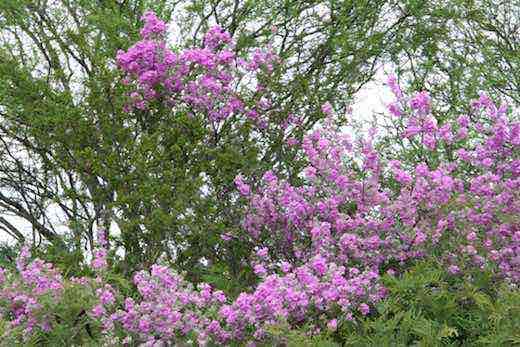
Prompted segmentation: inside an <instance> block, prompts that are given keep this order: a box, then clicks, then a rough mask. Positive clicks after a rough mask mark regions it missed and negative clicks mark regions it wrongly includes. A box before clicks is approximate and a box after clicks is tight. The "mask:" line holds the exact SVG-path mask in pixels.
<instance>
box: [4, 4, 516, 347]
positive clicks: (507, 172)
mask: <svg viewBox="0 0 520 347" xmlns="http://www.w3.org/2000/svg"><path fill="white" fill-rule="evenodd" d="M144 19H145V26H144V28H143V30H142V31H141V36H142V41H140V42H138V43H137V44H136V45H135V46H133V47H132V48H131V49H130V50H129V51H128V52H120V53H119V54H118V63H119V65H120V67H121V68H122V69H123V71H125V73H126V74H127V76H126V78H127V79H126V83H128V84H132V85H133V88H134V91H132V92H131V94H130V103H129V104H128V106H127V107H128V110H129V111H132V110H135V109H138V110H139V109H145V108H146V107H148V105H149V103H151V102H156V101H159V102H161V103H165V104H166V105H173V104H175V105H182V106H181V107H186V109H187V110H189V109H191V110H199V111H202V112H203V113H204V114H207V115H208V119H209V121H210V122H214V123H218V122H221V121H223V120H225V119H226V118H227V117H230V115H232V114H234V115H237V116H243V117H246V118H247V117H249V118H253V119H255V120H256V119H260V118H258V117H260V114H259V113H258V112H257V109H256V106H258V105H259V104H256V105H255V106H254V107H253V108H250V109H247V107H246V105H245V104H244V103H243V102H242V101H241V100H240V99H238V97H237V95H238V94H236V93H235V92H234V91H233V87H236V85H235V86H233V84H236V83H239V79H240V78H241V76H242V75H243V74H244V73H245V72H247V71H249V72H251V71H257V70H258V69H259V68H260V67H261V66H262V67H263V68H264V69H266V70H267V72H269V70H271V69H272V65H271V64H273V62H274V61H275V60H276V59H275V58H274V56H272V55H271V54H270V53H267V54H263V53H261V52H257V53H256V54H255V55H254V56H253V60H251V61H245V60H243V61H242V60H240V59H238V58H236V57H235V56H234V53H233V51H232V50H230V49H228V48H229V47H228V45H231V44H232V43H231V39H230V36H229V35H228V34H227V33H225V32H224V31H222V30H221V29H220V28H213V29H211V30H210V31H209V32H208V34H207V35H206V37H205V40H204V44H205V48H203V49H194V50H188V51H185V52H183V53H181V54H176V53H173V52H172V51H170V50H168V49H167V48H166V45H165V42H164V35H165V31H166V26H165V25H164V23H163V22H161V21H160V20H159V19H158V18H156V17H155V15H154V14H153V13H147V14H145V16H144ZM241 69H242V70H243V71H242V70H241ZM389 85H390V87H391V89H392V91H393V92H394V94H395V96H396V100H395V102H393V103H392V104H391V105H389V111H390V113H391V114H392V115H393V116H394V117H396V118H397V119H399V122H402V124H404V125H405V126H404V127H403V128H402V130H403V131H402V134H400V135H401V136H402V137H403V138H404V139H408V140H409V141H410V143H411V144H412V145H414V146H417V148H419V149H420V150H421V151H423V152H424V153H427V155H426V156H425V159H427V158H428V156H429V155H431V156H432V157H438V158H442V160H438V161H437V162H428V161H427V160H425V162H419V163H408V162H404V161H401V160H399V158H381V157H380V156H379V153H378V152H377V151H376V149H375V148H376V144H377V137H376V135H377V134H376V131H371V132H370V133H369V135H368V136H367V137H364V138H360V139H353V138H351V137H350V136H349V135H347V134H345V133H344V132H341V131H340V130H339V129H338V128H337V126H335V125H334V124H333V123H334V122H333V119H334V114H333V110H332V107H331V105H330V104H325V105H324V106H323V108H322V112H323V113H324V114H325V115H327V119H326V121H325V122H324V124H323V127H322V128H320V129H316V130H314V131H313V132H311V133H310V134H308V135H307V136H306V137H305V138H304V140H303V141H302V143H301V145H299V148H300V150H301V154H302V156H304V157H305V160H306V161H307V163H308V166H307V167H306V168H305V169H304V170H303V171H302V172H301V173H300V177H301V179H302V180H301V182H302V183H301V184H299V185H296V184H293V183H291V182H289V181H287V180H284V179H282V178H280V177H278V176H277V175H276V174H275V172H274V171H267V172H266V173H265V174H264V175H263V178H262V180H261V182H258V183H257V184H256V185H253V184H251V183H248V182H249V180H248V178H247V177H242V176H237V178H236V179H235V183H236V186H237V190H238V191H239V192H240V194H241V195H242V197H243V198H244V200H245V201H246V202H247V209H246V211H245V216H244V218H243V223H242V230H243V232H241V233H239V234H237V235H228V236H227V239H228V240H229V239H230V238H232V237H235V238H236V239H238V240H241V241H243V242H245V243H248V244H251V245H253V246H254V254H252V255H251V259H252V262H251V264H249V265H250V266H251V268H252V271H254V273H255V274H256V276H257V277H258V283H257V284H256V285H255V286H254V288H251V290H249V291H244V292H242V293H240V294H239V295H237V296H236V297H228V296H227V295H226V293H224V292H223V291H220V290H218V289H216V288H212V287H211V286H210V285H208V284H205V283H199V284H197V285H194V284H191V283H189V282H188V281H186V280H185V279H184V278H183V277H182V275H180V274H177V273H175V272H174V271H173V270H171V269H170V268H168V267H166V266H164V265H161V264H156V265H153V266H152V267H151V268H150V269H146V270H143V271H139V272H137V273H135V274H134V276H133V285H134V286H135V295H134V296H129V295H124V294H123V292H122V291H121V290H120V289H121V288H119V287H118V285H116V284H114V283H113V282H112V281H111V277H110V272H111V271H110V266H109V262H108V259H107V254H108V249H107V248H108V240H107V236H106V233H104V232H100V233H99V235H98V245H97V248H96V250H95V251H94V258H93V260H92V264H91V267H92V270H93V273H95V274H96V277H95V278H94V279H88V278H82V279H73V280H65V279H64V276H62V275H60V274H59V273H58V272H57V271H56V270H54V269H53V268H52V266H51V265H49V264H46V263H44V262H43V261H41V260H38V259H36V260H33V261H32V262H29V256H30V255H29V253H28V249H27V248H24V250H23V252H22V253H21V254H20V256H19V257H18V260H17V268H16V271H14V272H7V271H4V270H0V298H1V299H2V301H1V305H2V310H3V311H2V314H3V316H4V319H6V320H7V321H8V322H9V324H10V327H9V329H7V330H6V331H5V334H6V336H8V337H10V338H14V339H15V340H17V339H18V340H17V341H22V342H25V341H27V339H29V338H31V337H32V336H34V334H45V333H52V332H53V331H54V330H55V329H58V327H59V326H60V325H61V324H62V323H61V320H60V318H59V315H56V312H59V311H60V310H61V309H62V308H63V302H65V300H67V298H66V297H64V291H65V290H66V289H67V288H68V289H71V288H72V289H71V290H75V291H80V290H81V291H82V293H83V294H82V295H83V298H84V300H83V301H82V303H83V305H84V306H83V308H82V310H80V311H79V312H75V313H74V314H75V315H76V318H77V317H85V318H84V319H86V320H87V323H85V324H84V325H83V327H84V328H85V330H88V334H87V335H88V336H90V337H91V338H95V339H98V340H99V341H102V342H103V343H104V344H106V345H121V344H143V345H149V346H152V345H161V344H162V345H164V344H167V343H175V342H179V341H191V342H192V343H195V342H196V343H198V344H200V345H205V344H208V343H216V344H229V343H232V342H254V341H267V340H268V339H269V338H271V336H270V334H271V333H270V331H271V328H272V327H273V326H277V325H284V326H288V327H289V329H298V328H301V327H303V326H305V327H307V334H309V335H318V334H320V333H328V334H332V333H334V332H336V331H337V330H338V329H339V327H340V326H342V325H348V324H355V323H356V322H359V321H363V320H365V319H368V318H369V317H371V316H373V315H376V314H377V307H378V306H379V305H380V304H381V302H382V301H383V300H385V299H386V298H387V295H388V293H389V291H388V288H386V287H385V285H384V284H385V281H386V283H388V278H394V279H396V280H398V279H399V278H400V277H401V276H406V271H407V270H408V269H409V268H410V266H413V265H414V264H415V263H417V262H418V261H427V262H430V263H432V264H433V263H435V264H437V265H438V266H440V267H442V268H443V269H445V271H444V273H443V275H444V276H445V277H447V278H448V279H449V278H453V279H458V281H464V282H466V283H468V284H470V285H477V282H476V279H477V278H478V277H479V275H480V274H482V273H485V274H488V275H489V276H490V278H491V279H492V281H495V282H501V283H502V284H503V285H505V286H508V287H509V288H512V289H516V288H517V286H518V284H519V283H520V270H519V269H520V220H519V216H520V199H519V194H520V193H519V192H520V158H519V152H520V151H519V148H520V122H515V121H512V120H511V119H510V118H509V117H508V115H507V107H505V106H501V107H498V108H497V107H496V106H495V105H494V103H493V102H492V101H491V100H490V99H489V98H488V97H486V96H485V95H484V94H482V95H481V96H480V98H479V99H478V100H477V101H475V102H473V103H472V108H473V110H474V112H473V114H472V115H471V117H470V116H461V117H459V118H458V119H457V120H456V121H446V122H444V123H443V124H439V122H438V121H437V119H436V118H435V117H434V116H433V115H432V108H433V106H432V104H431V102H432V101H431V100H430V97H429V96H428V94H427V93H426V92H420V93H417V94H416V95H414V96H412V97H411V98H406V97H405V96H404V95H403V93H402V92H401V90H400V88H399V86H398V85H397V84H396V82H395V78H390V80H389ZM253 99H254V96H253ZM259 102H260V104H261V102H262V101H261V100H260V101H259ZM258 110H260V108H258ZM264 121H267V120H266V119H264ZM261 123H262V122H259V123H257V124H258V125H261ZM287 145H288V146H296V145H297V144H296V143H295V142H293V141H292V140H291V141H290V143H288V144H287ZM448 152H450V153H455V155H454V156H451V155H448V154H449V153H448ZM450 158H451V159H450ZM403 274H404V275H403ZM382 278H383V279H386V280H385V281H384V280H382ZM394 289H395V288H394ZM390 293H392V292H390ZM60 307H61V308H60ZM82 312H83V315H82V314H81V313H82ZM69 314H72V313H69ZM366 317H368V318H366ZM75 320H76V319H71V320H70V321H72V322H75ZM70 324H72V327H73V328H74V327H76V325H75V324H74V323H70ZM15 328H20V329H22V331H23V333H22V334H18V335H17V334H15V333H13V331H14V330H12V329H15ZM87 328H88V329H87Z"/></svg>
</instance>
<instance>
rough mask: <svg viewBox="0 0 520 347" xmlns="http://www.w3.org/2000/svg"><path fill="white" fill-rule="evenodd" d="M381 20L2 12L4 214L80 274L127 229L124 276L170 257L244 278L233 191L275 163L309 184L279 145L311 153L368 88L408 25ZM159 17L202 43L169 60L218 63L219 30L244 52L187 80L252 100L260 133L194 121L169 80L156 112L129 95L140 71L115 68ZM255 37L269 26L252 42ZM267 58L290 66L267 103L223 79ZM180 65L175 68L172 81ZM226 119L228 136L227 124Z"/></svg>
mask: <svg viewBox="0 0 520 347" xmlns="http://www.w3.org/2000/svg"><path fill="white" fill-rule="evenodd" d="M186 5H188V6H186ZM383 5H384V2H383V1H381V2H366V3H365V2H358V1H341V2H337V3H329V2H301V1H289V2H287V1H274V2H273V1H269V2H268V1H265V2H264V1H255V2H251V1H234V2H229V1H218V2H212V3H210V4H206V3H205V2H204V3H203V2H197V1H194V2H191V3H187V2H170V1H150V2H146V1H137V0H135V1H120V2H116V1H102V2H90V1H68V0H67V1H55V2H52V3H51V2H48V1H2V3H1V4H0V27H1V30H2V45H1V49H0V76H1V77H0V84H1V85H0V113H1V117H2V125H1V128H0V130H1V133H2V136H1V137H2V143H1V145H2V147H1V153H2V158H3V160H2V161H1V164H0V170H1V188H2V189H1V191H0V202H1V204H0V208H1V209H2V211H3V212H4V213H7V214H12V215H15V216H17V217H19V218H22V219H23V220H25V221H26V222H28V223H29V224H30V225H31V227H32V231H33V236H32V238H33V239H36V240H37V241H38V240H40V241H41V240H44V241H47V242H50V243H51V244H52V245H53V247H54V248H56V250H57V251H56V252H57V253H59V254H64V253H63V252H61V251H60V250H63V249H65V248H66V249H67V250H68V252H69V253H70V254H76V257H77V259H76V260H77V261H79V260H81V257H82V250H83V248H84V247H85V246H86V245H89V244H90V247H92V242H93V238H94V237H93V230H94V227H95V225H99V226H102V227H104V228H105V229H106V230H109V229H110V226H111V225H114V224H115V225H117V226H118V227H119V229H120V230H121V237H120V238H118V239H117V240H114V242H116V243H117V246H118V247H122V248H123V249H124V251H125V262H124V264H127V265H129V266H130V267H131V268H134V267H137V266H138V264H140V263H143V262H144V263H149V264H150V263H153V262H154V260H155V259H157V257H158V256H160V255H161V254H164V253H166V256H168V257H170V258H171V259H172V261H174V262H176V263H177V264H178V265H179V266H180V267H181V268H184V269H188V270H190V271H192V272H193V273H197V272H198V271H197V269H198V268H199V267H200V266H201V263H200V259H202V258H205V260H206V264H207V263H208V262H209V263H212V264H217V263H218V264H221V265H222V264H227V265H226V266H229V267H230V269H231V270H230V271H231V272H232V273H233V276H235V277H236V276H238V272H239V270H240V265H239V260H240V259H241V257H242V256H243V254H241V253H240V249H238V250H234V251H232V252H227V251H223V248H222V247H221V239H220V236H219V235H220V234H222V233H224V232H226V231H229V230H230V229H233V228H236V226H237V222H238V221H237V218H236V216H235V213H234V210H235V205H236V204H235V200H236V196H235V198H234V197H233V195H234V193H232V188H233V179H234V177H235V176H236V174H237V173H239V172H242V173H244V174H246V175H248V176H249V175H251V174H252V173H253V171H254V169H255V168H258V167H262V166H264V167H265V165H271V164H273V163H275V162H276V163H277V165H279V166H280V169H281V170H283V171H285V172H286V174H287V175H289V176H290V175H293V178H296V177H294V172H295V170H294V168H296V167H297V163H298V162H297V160H295V158H294V156H293V154H292V151H291V150H290V149H286V148H285V147H283V145H282V144H283V142H284V141H285V140H286V138H287V137H288V136H289V135H288V132H289V131H291V132H294V134H292V135H291V137H295V138H301V136H302V135H303V133H304V132H305V129H309V128H311V127H312V126H313V124H314V123H315V122H316V121H317V120H318V119H319V118H321V117H323V113H322V112H321V111H320V109H319V105H321V104H322V103H323V102H324V100H330V101H331V102H336V104H337V107H338V108H341V107H343V106H344V103H345V101H346V100H348V98H349V97H350V96H351V95H352V94H353V93H354V92H355V91H356V90H358V89H359V88H360V87H361V86H362V85H363V84H364V83H366V82H367V81H368V80H369V79H370V77H371V76H372V74H373V73H374V69H375V67H376V66H377V61H378V58H379V57H380V56H381V54H382V52H383V51H384V50H385V47H386V46H388V45H390V44H392V42H393V37H395V35H396V31H397V30H399V25H400V23H401V21H400V17H399V16H397V17H395V18H394V17H392V18H390V17H387V14H388V11H390V9H391V8H390V7H388V6H383ZM148 6H150V7H152V8H154V9H155V10H156V11H157V13H159V14H160V16H161V18H162V19H163V20H173V21H175V23H176V24H177V23H178V24H180V26H181V33H182V34H183V35H184V34H185V33H186V32H187V31H193V32H191V33H190V37H192V39H188V38H187V37H184V36H181V40H177V41H181V42H180V43H179V44H178V46H177V48H173V47H172V46H173V45H171V44H170V41H168V40H167V39H166V37H165V39H164V42H163V43H161V45H164V47H159V48H160V49H163V50H165V51H166V50H167V49H172V52H174V53H175V54H179V52H180V50H181V49H183V48H186V49H197V48H200V49H204V48H208V47H207V44H206V42H204V38H203V35H204V33H205V31H206V30H204V29H205V28H208V27H209V26H211V25H213V24H217V25H219V26H220V27H221V28H222V30H224V31H226V32H228V33H229V36H230V37H231V39H232V41H233V42H234V44H233V46H232V47H230V48H229V49H228V51H229V52H228V54H230V55H229V56H228V57H227V58H226V57H219V59H221V60H219V61H214V63H215V64H219V66H209V65H205V64H206V62H203V61H197V62H196V61H193V64H195V65H197V66H198V67H193V69H194V70H190V71H189V72H188V73H187V72H184V71H181V70H178V71H177V73H179V74H180V75H181V77H182V78H184V79H190V78H194V80H193V81H192V82H193V83H200V84H201V85H202V84H205V88H207V90H211V89H212V88H214V87H215V86H214V85H212V83H217V84H219V83H225V84H229V85H228V87H230V88H235V90H236V92H240V93H242V92H244V93H246V94H248V95H249V102H253V101H252V100H254V99H255V97H258V98H260V97H264V100H257V101H260V102H262V110H257V111H255V112H258V113H259V117H258V119H257V120H254V121H252V120H251V119H253V118H255V117H256V116H255V115H254V113H250V114H249V118H247V119H250V120H251V121H250V122H249V123H247V124H245V123H244V122H243V119H242V118H241V117H236V116H231V117H228V116H223V115H219V116H216V115H211V114H209V113H210V112H211V110H209V109H205V108H201V107H199V106H200V105H198V106H195V103H196V102H197V101H196V100H192V104H188V106H182V107H181V106H180V104H179V103H178V100H176V98H177V97H179V98H181V96H180V94H179V95H177V94H178V93H179V90H177V89H176V88H177V87H176V86H174V85H173V86H168V83H170V82H169V81H166V80H161V81H160V82H161V83H164V84H161V88H163V89H161V90H155V93H157V94H158V95H157V97H156V96H155V95H152V94H153V93H152V94H150V93H151V92H150V91H149V92H150V93H149V94H148V95H144V94H139V95H138V94H134V95H130V94H128V92H129V91H130V89H131V85H129V84H125V83H124V79H123V77H122V75H123V74H125V73H128V72H130V73H134V72H135V71H134V70H132V69H133V67H130V66H126V67H125V66H124V64H122V65H121V64H119V65H118V62H117V61H116V56H117V52H118V51H119V50H127V49H128V47H130V46H131V45H133V44H134V43H135V42H136V41H138V40H139V30H140V27H141V25H142V21H141V16H142V14H143V13H144V12H145V10H146V9H147V7H148ZM208 6H209V7H208ZM252 22H255V25H258V26H257V27H256V26H255V25H253V26H250V24H251V23H252ZM171 41H174V38H171ZM268 43H269V44H270V45H271V48H270V49H268ZM141 48H142V49H148V51H149V54H154V53H153V52H152V50H151V49H152V47H149V46H146V45H143V47H137V48H135V49H136V50H139V49H141ZM215 48H217V47H215ZM256 48H260V50H261V51H267V50H269V51H271V52H272V54H275V55H277V56H278V57H280V58H281V59H283V61H284V63H283V64H284V65H283V67H279V68H276V67H273V71H271V72H269V76H268V77H266V78H264V79H262V78H260V77H252V78H251V79H250V82H251V81H253V82H252V83H256V84H257V86H258V88H257V90H256V91H255V90H254V88H256V87H250V86H249V87H245V86H247V85H248V82H247V81H245V80H242V77H240V76H238V75H233V78H235V79H234V80H233V81H224V80H223V79H226V78H228V76H226V73H227V72H226V71H222V74H224V76H217V75H218V74H219V73H220V72H219V70H220V69H221V68H222V69H224V70H225V69H230V68H233V69H235V68H236V67H232V66H231V65H232V63H234V62H235V61H236V62H237V63H239V65H240V60H241V59H247V57H250V58H252V57H254V55H255V54H256V53H255V52H256ZM219 49H220V48H219ZM260 54H263V53H260ZM181 58H182V59H184V58H186V59H195V57H191V58H189V57H187V56H186V55H184V56H183V55H181ZM168 59H169V58H168ZM229 59H231V60H229ZM119 63H122V62H121V61H120V62H119ZM143 63H149V64H152V65H151V66H149V68H150V69H152V68H153V64H155V63H154V61H153V59H152V60H151V61H147V60H146V59H145V60H143ZM176 63H177V62H174V61H172V62H167V66H168V67H167V68H168V69H169V68H171V67H172V66H171V65H172V64H176ZM168 64H170V65H168ZM121 67H122V68H123V69H121ZM186 68H189V69H192V67H191V66H186ZM240 68H241V69H247V67H245V66H242V65H241V66H240ZM259 68H260V67H259ZM125 69H126V70H125ZM197 69H199V70H200V71H197ZM204 69H206V71H210V70H211V71H212V72H211V73H212V74H213V75H214V77H215V78H216V79H217V80H216V81H212V80H211V79H206V80H204V81H202V80H200V81H199V80H198V79H197V78H198V77H197V78H196V74H198V73H200V74H202V73H203V72H204V71H203V70H204ZM262 69H263V68H262ZM163 73H164V71H163ZM168 73H169V72H168ZM262 73H263V72H262ZM170 77H173V76H170ZM145 78H148V81H144V80H143V81H141V82H143V83H149V84H152V85H154V86H155V85H156V82H155V81H154V78H158V77H157V76H155V77H154V76H148V77H145ZM212 78H213V77H212ZM182 83H186V84H188V83H189V82H188V81H187V80H184V81H183V82H182ZM183 87H184V86H183ZM263 87H265V88H266V91H267V92H266V94H265V95H262V93H264V92H263V91H262V88H263ZM226 88H227V87H226ZM251 88H253V89H251ZM338 91H341V92H338ZM225 92H226V93H228V91H225ZM212 93H213V94H211V95H215V92H212ZM255 93H256V94H255ZM166 94H170V95H166ZM195 94H196V93H195ZM267 94H269V95H267ZM176 95H177V96H176ZM134 97H135V98H151V99H153V101H152V102H148V101H147V105H146V106H147V107H146V108H143V107H144V106H145V105H144V104H135V105H133V106H135V107H133V106H132V109H129V108H128V107H130V106H129V105H130V102H129V101H128V98H130V99H132V98H134ZM193 97H196V96H195V95H194V96H193ZM229 97H231V95H230V96H229ZM136 100H137V99H136ZM228 101H230V100H228ZM183 102H188V101H186V100H183ZM214 102H215V103H216V104H215V107H216V105H217V104H218V105H219V107H220V106H224V105H225V103H224V100H223V99H218V100H214ZM241 102H242V103H244V102H245V100H242V101H241ZM190 105H191V106H190ZM342 105H343V106H342ZM192 106H193V107H192ZM190 107H191V108H192V109H191V110H190V109H189V108H190ZM230 107H231V108H232V109H229V108H228V109H227V110H219V111H218V112H224V113H225V112H228V113H233V112H235V111H238V109H237V107H238V108H241V107H244V109H245V108H247V109H248V111H254V110H251V109H250V107H251V105H242V106H241V105H239V103H235V104H234V106H230ZM298 112H299V114H297V113H298ZM215 117H216V118H215ZM220 117H224V118H225V120H224V119H220ZM266 117H270V119H271V121H270V122H267V123H266V124H267V125H268V126H270V127H272V125H273V124H279V125H280V126H281V127H279V128H277V130H273V129H272V128H269V129H267V128H266V129H264V130H262V131H260V130H261V128H262V127H263V126H264V125H266V124H263V123H262V122H264V123H265V119H264V118H266ZM297 117H301V118H297ZM217 118H218V121H219V122H220V124H216V123H214V121H215V120H216V119H217ZM262 119H263V120H262ZM208 122H209V123H208ZM212 122H213V123H212ZM291 122H297V123H298V126H290V124H289V123H291ZM210 123H211V124H210ZM224 123H225V124H224ZM284 124H285V125H284ZM213 125H216V126H215V127H213ZM258 126H260V128H258ZM284 127H285V129H282V128H284ZM253 129H260V130H259V131H257V130H253ZM252 132H257V133H258V136H256V135H255V136H252ZM55 211H58V212H57V213H58V214H60V215H62V216H63V218H64V219H65V220H66V221H67V223H68V225H67V228H65V229H66V231H65V232H64V228H61V229H60V228H58V227H57V225H56V223H55V218H54V217H53V215H54V212H55ZM0 225H1V226H2V230H3V231H5V232H6V233H8V234H9V235H10V236H12V237H13V238H15V239H17V240H18V241H23V240H24V239H25V238H27V236H28V235H24V234H23V233H21V232H20V231H19V230H18V229H17V228H16V226H15V225H13V224H12V223H11V222H10V220H8V219H5V218H1V219H0ZM64 233H65V234H64ZM145 245H146V247H145ZM72 263H74V262H72ZM123 270H124V269H123Z"/></svg>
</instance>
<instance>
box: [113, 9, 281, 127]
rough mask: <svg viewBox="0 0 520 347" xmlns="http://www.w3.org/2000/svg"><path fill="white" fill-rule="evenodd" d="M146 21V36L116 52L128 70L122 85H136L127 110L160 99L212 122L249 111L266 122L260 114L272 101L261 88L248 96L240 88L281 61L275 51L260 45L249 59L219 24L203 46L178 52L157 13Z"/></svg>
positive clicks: (119, 60) (249, 114) (256, 120)
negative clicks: (238, 51) (241, 55)
mask: <svg viewBox="0 0 520 347" xmlns="http://www.w3.org/2000/svg"><path fill="white" fill-rule="evenodd" d="M142 20H143V21H144V23H145V24H144V27H143V29H142V30H141V40H140V41H139V42H137V43H136V44H134V45H133V46H132V47H130V48H129V49H128V50H127V51H126V52H125V51H119V52H118V54H117V64H118V66H119V68H120V69H121V70H122V71H123V73H124V74H125V78H124V80H123V83H124V84H131V85H132V89H133V90H132V91H131V92H130V93H129V103H128V104H127V105H126V110H127V111H132V110H133V109H139V110H146V109H148V108H149V106H150V103H152V102H155V101H158V102H160V103H161V104H164V105H167V106H168V107H175V108H176V109H178V110H185V111H187V112H190V113H193V112H200V113H202V114H203V115H205V116H206V117H208V118H209V120H210V121H212V122H219V121H223V120H225V119H227V118H229V117H230V116H231V115H247V117H248V118H249V119H254V121H255V122H256V123H257V124H258V125H265V123H266V120H265V119H259V116H258V115H259V113H261V112H260V111H261V109H262V107H265V105H266V102H268V101H267V100H266V99H262V97H265V96H264V94H265V93H262V92H261V91H262V88H261V86H258V88H257V92H258V93H253V92H250V93H249V94H248V93H246V92H244V88H242V89H241V88H240V87H241V86H242V85H241V81H242V80H243V79H250V80H260V79H261V78H260V76H261V75H262V74H264V73H267V74H269V73H271V72H272V70H273V69H274V65H275V64H277V62H278V60H279V59H278V57H277V56H276V55H275V54H274V53H273V51H272V50H267V51H263V50H260V49H257V50H256V51H254V52H253V53H252V54H251V56H250V57H247V58H245V59H244V58H239V57H237V56H236V54H235V52H234V50H233V47H234V43H233V40H232V38H231V35H230V34H229V33H227V32H226V31H224V30H223V29H222V28H220V27H218V26H215V27H213V28H211V29H210V30H209V31H208V32H207V33H206V35H205V37H204V40H203V42H204V47H203V48H192V49H187V50H184V51H182V52H179V53H175V52H173V51H172V50H171V49H169V48H168V47H167V45H166V30H167V27H166V24H165V23H164V22H163V21H161V20H160V19H158V18H157V17H156V15H155V14H154V13H153V12H147V13H146V14H145V15H144V16H143V17H142ZM246 105H252V106H251V107H249V108H248V107H246ZM253 115H254V116H253Z"/></svg>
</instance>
